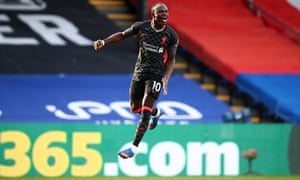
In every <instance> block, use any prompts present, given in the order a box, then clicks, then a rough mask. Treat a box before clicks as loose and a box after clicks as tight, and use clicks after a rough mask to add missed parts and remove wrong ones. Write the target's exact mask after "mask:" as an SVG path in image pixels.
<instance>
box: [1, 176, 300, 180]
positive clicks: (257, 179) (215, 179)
mask: <svg viewBox="0 0 300 180" xmlns="http://www.w3.org/2000/svg"><path fill="white" fill-rule="evenodd" d="M0 179H1V180H2V179H3V180H4V179H7V180H10V179H11V180H299V179H300V176H234V177H231V176H197V177H196V176H195V177H150V176H147V177H125V176H124V177H102V176H101V177H100V176H99V177H88V178H83V177H54V178H46V177H22V178H3V177H0Z"/></svg>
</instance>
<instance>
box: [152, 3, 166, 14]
mask: <svg viewBox="0 0 300 180" xmlns="http://www.w3.org/2000/svg"><path fill="white" fill-rule="evenodd" d="M160 6H165V7H167V5H166V4H164V3H162V2H159V3H156V4H154V5H153V6H152V7H151V15H152V16H153V15H154V11H155V10H156V9H157V8H158V7H160Z"/></svg>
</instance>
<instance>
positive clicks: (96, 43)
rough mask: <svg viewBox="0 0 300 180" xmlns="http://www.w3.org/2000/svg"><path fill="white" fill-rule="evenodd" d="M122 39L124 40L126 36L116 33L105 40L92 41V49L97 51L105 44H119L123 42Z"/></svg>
mask: <svg viewBox="0 0 300 180" xmlns="http://www.w3.org/2000/svg"><path fill="white" fill-rule="evenodd" d="M124 39H126V36H125V35H124V33H123V32H116V33H114V34H112V35H110V36H108V37H107V38H105V39H98V40H96V41H94V49H95V50H99V49H101V48H102V47H103V46H104V45H106V44H110V43H116V42H120V41H123V40H124Z"/></svg>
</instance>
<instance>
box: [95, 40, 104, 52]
mask: <svg viewBox="0 0 300 180" xmlns="http://www.w3.org/2000/svg"><path fill="white" fill-rule="evenodd" d="M104 45H105V42H104V41H103V40H101V39H99V40H97V41H94V49H95V50H98V49H100V48H102V47H103V46H104Z"/></svg>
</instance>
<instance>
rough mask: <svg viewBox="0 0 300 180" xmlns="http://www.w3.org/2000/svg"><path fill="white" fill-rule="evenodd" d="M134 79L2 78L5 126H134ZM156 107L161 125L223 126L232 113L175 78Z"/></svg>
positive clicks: (187, 81)
mask: <svg viewBox="0 0 300 180" xmlns="http://www.w3.org/2000/svg"><path fill="white" fill-rule="evenodd" d="M130 81H131V76H130V75H113V76H105V75H101V76H90V75H72V76H71V75H30V76H20V75H3V76H0V99H1V101H0V122H57V123H72V122H80V123H95V124H135V123H136V122H137V121H138V119H139V116H138V115H135V114H133V113H131V112H130V109H129V98H128V95H129V84H130ZM168 91H169V93H168V95H167V96H164V95H163V94H161V96H160V98H159V100H158V102H157V104H156V105H157V106H160V107H161V108H162V109H163V110H164V111H165V112H166V113H165V115H163V116H162V117H161V121H160V123H162V124H169V125H173V124H182V125H185V124H193V123H222V122H223V119H222V114H223V113H224V112H227V111H230V109H229V107H228V106H227V105H226V104H225V103H223V102H221V101H219V100H217V99H216V98H215V97H214V96H213V95H212V94H210V93H209V92H207V91H205V90H203V89H201V88H200V86H199V85H198V84H197V83H196V82H194V81H193V80H190V79H186V78H184V77H181V76H174V77H172V78H171V80H170V82H169V88H168Z"/></svg>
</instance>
